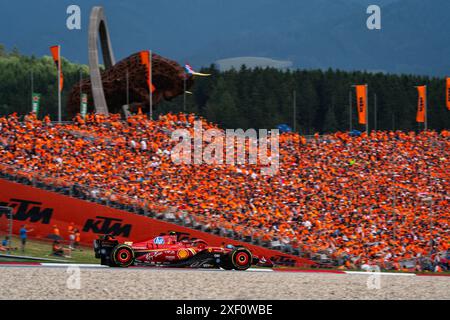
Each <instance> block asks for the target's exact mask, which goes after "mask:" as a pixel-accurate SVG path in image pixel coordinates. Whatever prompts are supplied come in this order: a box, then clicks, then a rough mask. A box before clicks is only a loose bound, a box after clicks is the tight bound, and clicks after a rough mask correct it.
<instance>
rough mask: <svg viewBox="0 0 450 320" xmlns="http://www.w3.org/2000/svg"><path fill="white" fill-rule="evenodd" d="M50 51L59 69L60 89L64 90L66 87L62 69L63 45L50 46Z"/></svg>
mask: <svg viewBox="0 0 450 320" xmlns="http://www.w3.org/2000/svg"><path fill="white" fill-rule="evenodd" d="M50 52H51V53H52V57H53V61H54V62H55V65H56V68H57V69H58V79H59V91H62V90H63V87H64V75H63V73H62V70H61V47H60V46H53V47H50Z"/></svg>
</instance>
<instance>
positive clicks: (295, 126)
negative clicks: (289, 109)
mask: <svg viewBox="0 0 450 320" xmlns="http://www.w3.org/2000/svg"><path fill="white" fill-rule="evenodd" d="M293 102H294V108H293V109H294V117H293V122H294V125H293V129H294V132H297V92H296V91H295V90H294V92H293Z"/></svg>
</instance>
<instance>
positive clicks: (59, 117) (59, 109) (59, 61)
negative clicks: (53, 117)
mask: <svg viewBox="0 0 450 320" xmlns="http://www.w3.org/2000/svg"><path fill="white" fill-rule="evenodd" d="M61 121H62V118H61V46H58V122H59V123H61Z"/></svg>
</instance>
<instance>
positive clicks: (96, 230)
mask: <svg viewBox="0 0 450 320" xmlns="http://www.w3.org/2000/svg"><path fill="white" fill-rule="evenodd" d="M0 190H1V193H0V206H9V207H12V208H14V221H15V223H14V226H13V233H14V234H18V232H19V229H20V228H21V226H22V225H23V224H26V225H27V226H28V227H29V228H30V229H34V230H33V231H32V232H30V234H29V236H30V238H37V239H39V238H42V239H43V238H46V237H47V236H48V235H49V234H52V230H53V226H54V225H57V226H58V228H59V230H60V233H61V236H62V237H63V239H68V238H69V233H68V231H67V228H68V226H69V225H70V224H71V223H74V224H75V228H77V229H79V230H80V233H81V241H80V243H81V244H84V245H91V244H92V242H93V240H95V239H96V238H97V237H98V236H99V235H102V234H114V235H116V236H117V238H118V239H119V240H120V241H134V242H138V241H144V240H148V239H149V238H151V237H154V236H158V235H162V234H167V233H169V232H170V231H175V232H177V233H178V234H179V235H180V238H181V239H196V238H200V239H204V240H205V241H207V242H208V243H209V244H210V245H213V246H222V245H224V244H232V245H235V246H246V247H247V248H249V249H250V250H251V251H252V252H253V253H254V254H255V255H258V256H260V257H265V258H266V259H271V260H272V261H273V262H275V263H276V264H278V265H284V266H296V267H308V266H312V265H314V262H312V261H311V260H308V259H303V258H300V257H298V256H294V255H290V254H286V253H283V252H279V251H275V250H270V249H268V248H264V247H259V246H256V245H253V244H250V243H247V242H243V241H238V240H234V239H230V238H225V237H221V236H219V235H215V234H210V233H206V232H203V231H201V230H196V229H191V228H188V227H183V226H180V225H177V224H173V223H169V222H166V221H161V220H158V219H155V218H151V217H148V216H145V215H140V214H135V213H131V212H129V211H124V210H119V209H115V208H112V207H109V206H106V205H102V204H99V203H95V202H90V201H84V200H80V199H77V198H73V197H70V196H67V195H64V194H60V193H55V192H51V191H47V190H43V189H38V188H35V187H32V186H27V185H23V184H19V183H15V182H11V181H8V180H3V179H0ZM3 231H4V230H3Z"/></svg>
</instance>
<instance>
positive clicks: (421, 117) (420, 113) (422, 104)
mask: <svg viewBox="0 0 450 320" xmlns="http://www.w3.org/2000/svg"><path fill="white" fill-rule="evenodd" d="M417 92H418V101H417V116H416V121H417V122H419V123H424V122H425V112H426V110H425V109H426V103H427V95H426V87H425V86H419V87H417Z"/></svg>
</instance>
